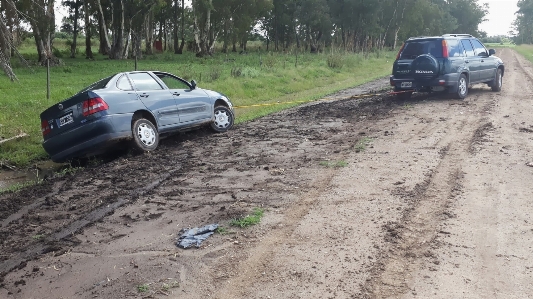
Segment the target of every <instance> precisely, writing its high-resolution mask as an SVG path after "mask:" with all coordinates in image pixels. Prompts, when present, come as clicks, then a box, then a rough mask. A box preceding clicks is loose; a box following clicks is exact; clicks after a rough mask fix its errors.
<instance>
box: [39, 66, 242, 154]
mask: <svg viewBox="0 0 533 299" xmlns="http://www.w3.org/2000/svg"><path fill="white" fill-rule="evenodd" d="M234 118H235V116H234V113H233V107H232V104H231V102H230V100H229V99H228V97H226V96H225V95H223V94H222V93H218V92H215V91H211V90H206V89H201V88H198V87H197V86H196V83H195V82H194V80H193V81H191V82H190V83H189V82H187V81H185V80H183V79H181V78H179V77H176V76H174V75H172V74H169V73H165V72H158V71H139V72H127V73H119V74H116V75H113V76H110V77H107V78H105V79H102V80H100V81H98V82H96V83H94V84H92V85H91V86H89V87H87V88H85V89H83V90H81V91H80V92H79V93H77V94H76V95H74V96H73V97H71V98H69V99H66V100H64V101H62V102H60V103H57V104H55V105H54V106H52V107H50V108H48V109H46V110H45V111H44V112H43V113H41V131H42V133H43V138H44V142H43V147H44V149H45V150H46V152H47V153H48V154H49V155H50V156H51V157H52V160H53V161H55V162H64V161H67V160H69V159H72V158H79V157H85V156H90V155H95V154H100V153H102V152H104V151H106V150H108V149H109V148H110V147H112V146H113V145H114V144H116V142H118V141H122V140H131V146H132V148H133V150H135V151H137V152H143V151H152V150H155V149H156V147H157V145H158V144H159V137H160V135H162V134H167V133H172V132H176V131H183V130H189V129H191V128H195V127H200V126H205V125H207V126H210V127H211V129H213V130H214V131H215V132H225V131H227V130H229V129H230V128H231V127H232V126H233V121H234Z"/></svg>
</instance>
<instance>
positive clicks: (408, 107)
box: [402, 104, 414, 110]
mask: <svg viewBox="0 0 533 299" xmlns="http://www.w3.org/2000/svg"><path fill="white" fill-rule="evenodd" d="M402 108H403V109H406V110H407V109H412V108H414V106H413V105H411V104H405V105H403V107H402Z"/></svg>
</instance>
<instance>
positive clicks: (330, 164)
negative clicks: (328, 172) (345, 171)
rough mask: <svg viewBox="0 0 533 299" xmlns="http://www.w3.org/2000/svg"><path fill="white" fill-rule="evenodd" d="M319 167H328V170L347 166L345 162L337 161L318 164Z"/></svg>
mask: <svg viewBox="0 0 533 299" xmlns="http://www.w3.org/2000/svg"><path fill="white" fill-rule="evenodd" d="M320 166H324V167H328V168H341V167H346V166H348V162H346V161H342V160H341V161H337V162H329V161H322V162H320Z"/></svg>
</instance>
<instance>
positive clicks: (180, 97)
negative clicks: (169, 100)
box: [154, 72, 213, 125]
mask: <svg viewBox="0 0 533 299" xmlns="http://www.w3.org/2000/svg"><path fill="white" fill-rule="evenodd" d="M154 74H155V75H156V76H157V77H158V78H159V79H160V80H161V81H162V82H163V83H164V84H165V85H166V86H167V87H168V90H169V91H170V93H171V94H172V95H173V96H174V98H175V99H176V105H177V107H178V113H179V115H180V123H181V124H184V125H192V124H196V123H201V122H205V121H207V120H209V119H211V118H212V116H213V101H212V100H211V98H210V97H209V96H208V95H207V94H206V93H205V92H204V91H203V90H201V89H192V87H191V85H190V84H189V83H188V82H186V81H185V80H182V79H180V78H178V77H176V76H173V75H171V74H168V73H161V72H154Z"/></svg>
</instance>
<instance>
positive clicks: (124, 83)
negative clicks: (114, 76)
mask: <svg viewBox="0 0 533 299" xmlns="http://www.w3.org/2000/svg"><path fill="white" fill-rule="evenodd" d="M117 87H118V88H119V89H122V90H133V87H131V83H130V80H128V77H126V75H122V77H120V78H119V79H118V80H117Z"/></svg>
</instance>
